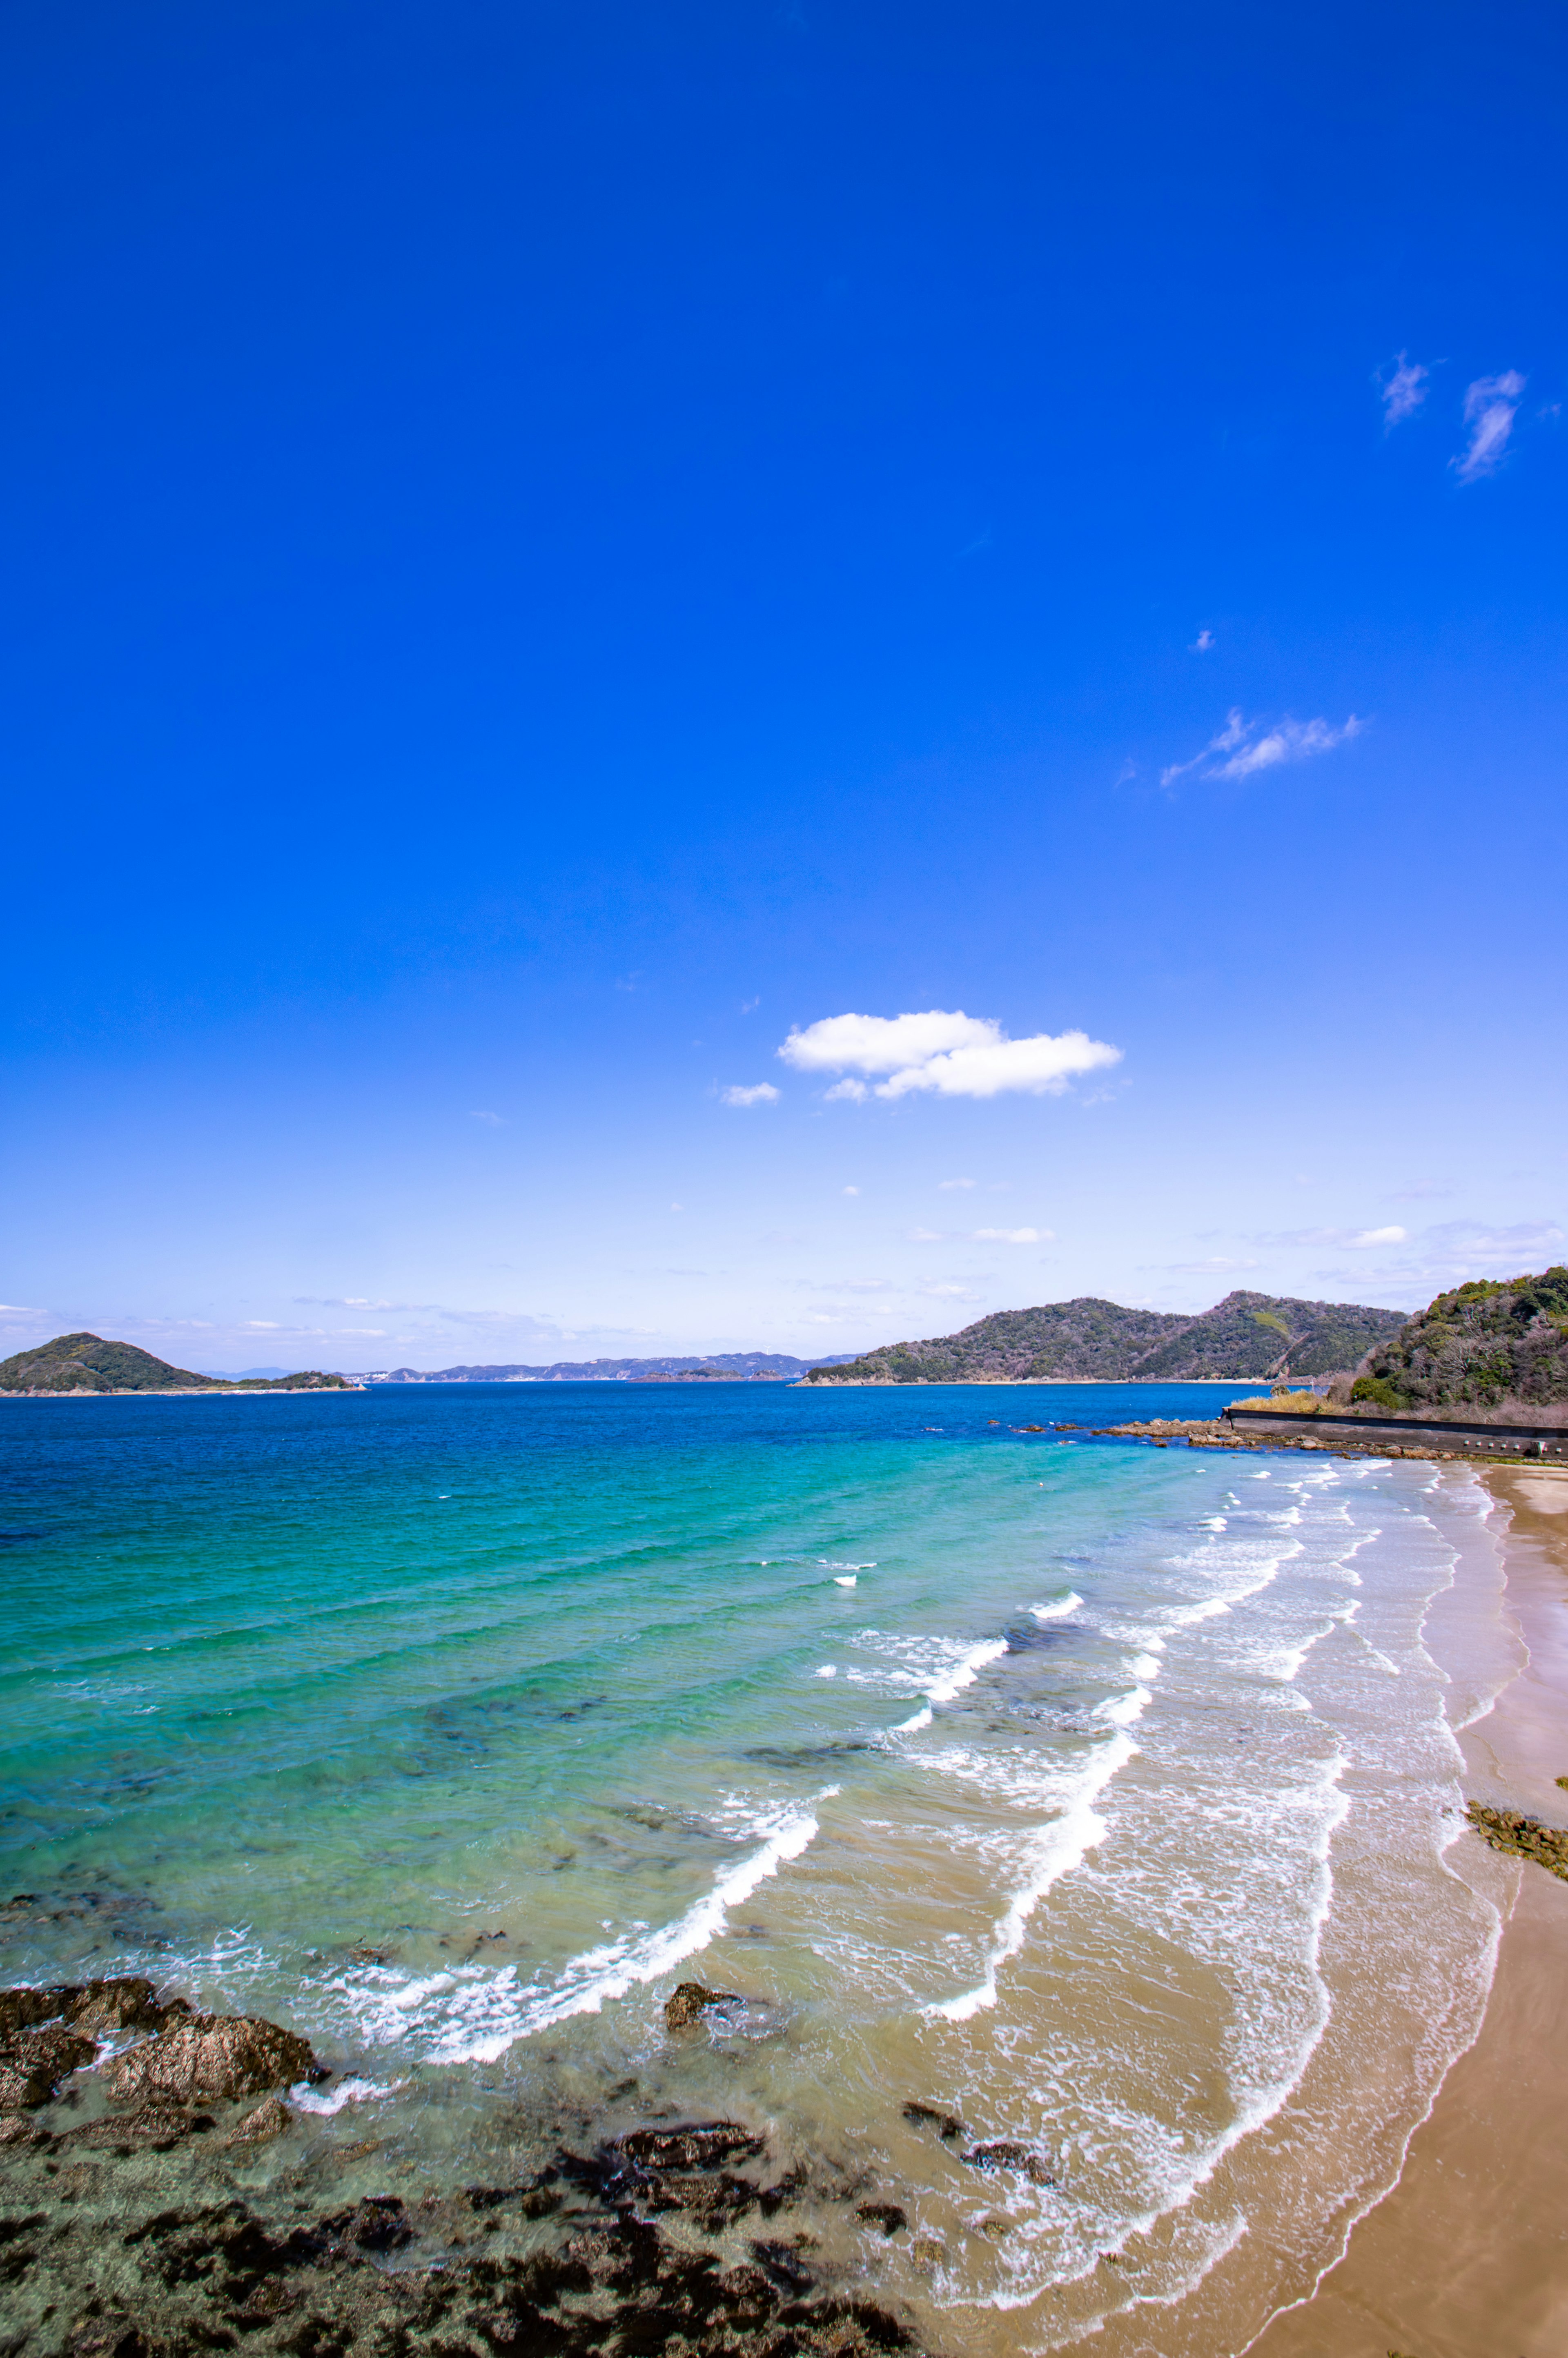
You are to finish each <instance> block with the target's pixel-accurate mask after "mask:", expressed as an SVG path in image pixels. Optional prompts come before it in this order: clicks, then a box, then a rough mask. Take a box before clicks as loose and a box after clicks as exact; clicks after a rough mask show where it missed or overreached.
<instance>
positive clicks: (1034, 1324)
mask: <svg viewBox="0 0 1568 2358" xmlns="http://www.w3.org/2000/svg"><path fill="white" fill-rule="evenodd" d="M1403 1324H1404V1314H1403V1313H1402V1312H1401V1311H1398V1310H1373V1309H1368V1307H1366V1306H1365V1305H1364V1304H1362V1303H1348V1302H1298V1301H1295V1300H1293V1299H1292V1297H1291V1296H1290V1295H1288V1294H1271V1293H1227V1295H1226V1297H1225V1300H1224V1301H1223V1302H1220V1303H1217V1304H1216V1305H1215V1307H1214V1308H1213V1309H1212V1310H1205V1311H1202V1312H1200V1313H1199V1314H1198V1315H1197V1316H1195V1317H1187V1316H1184V1315H1178V1314H1173V1313H1172V1312H1169V1311H1159V1310H1128V1309H1124V1308H1123V1307H1122V1305H1121V1303H1118V1302H1102V1301H1099V1300H1098V1299H1097V1298H1096V1297H1095V1296H1094V1295H1092V1294H1087V1295H1083V1296H1081V1297H1080V1298H1079V1299H1078V1300H1077V1301H1076V1302H1048V1303H1043V1304H1042V1305H1041V1306H1040V1307H1039V1308H1037V1309H1033V1310H999V1311H996V1312H994V1313H993V1314H992V1315H991V1316H990V1317H989V1318H980V1319H977V1321H976V1323H975V1324H974V1325H972V1326H966V1327H965V1328H964V1329H963V1330H962V1332H961V1333H960V1334H957V1335H941V1336H936V1337H935V1339H934V1340H932V1341H929V1342H924V1343H891V1344H889V1345H888V1346H887V1347H885V1348H884V1349H882V1350H880V1351H868V1352H867V1353H866V1354H865V1355H864V1357H861V1358H859V1359H852V1360H850V1361H849V1363H848V1364H847V1365H844V1366H841V1367H818V1368H813V1369H812V1371H811V1374H810V1375H809V1377H808V1378H807V1379H806V1380H807V1381H808V1382H809V1383H814V1384H831V1383H860V1384H868V1383H869V1384H977V1383H978V1384H984V1383H992V1384H1001V1383H1014V1384H1016V1383H1040V1382H1043V1381H1045V1380H1047V1379H1056V1380H1057V1381H1059V1382H1073V1383H1129V1382H1133V1381H1136V1380H1138V1379H1141V1378H1158V1379H1162V1381H1164V1382H1167V1383H1180V1382H1183V1381H1191V1380H1193V1379H1195V1378H1198V1377H1204V1376H1216V1377H1224V1378H1227V1379H1233V1380H1235V1381H1238V1382H1246V1381H1248V1380H1249V1379H1251V1378H1253V1377H1266V1376H1269V1375H1271V1374H1272V1373H1273V1372H1274V1371H1275V1370H1276V1369H1280V1368H1284V1367H1287V1366H1288V1368H1289V1370H1290V1372H1291V1373H1292V1375H1296V1376H1317V1375H1329V1374H1332V1373H1334V1372H1335V1371H1336V1370H1337V1369H1341V1368H1355V1367H1357V1365H1358V1364H1359V1363H1360V1361H1361V1360H1362V1358H1363V1357H1365V1356H1366V1354H1367V1352H1368V1350H1370V1349H1371V1348H1372V1347H1374V1346H1375V1345H1377V1344H1379V1343H1382V1342H1384V1341H1386V1340H1388V1339H1389V1338H1390V1337H1391V1336H1394V1335H1396V1334H1397V1333H1398V1332H1399V1330H1400V1327H1401V1326H1402V1325H1403Z"/></svg>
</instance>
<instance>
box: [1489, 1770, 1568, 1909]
mask: <svg viewBox="0 0 1568 2358" xmlns="http://www.w3.org/2000/svg"><path fill="white" fill-rule="evenodd" d="M1557 1781H1558V1783H1559V1784H1562V1783H1563V1779H1562V1778H1559V1779H1558V1780H1557ZM1465 1816H1466V1817H1467V1818H1468V1819H1469V1821H1470V1823H1471V1824H1472V1825H1473V1826H1474V1827H1475V1829H1476V1833H1478V1834H1482V1835H1484V1836H1485V1838H1486V1840H1487V1842H1489V1843H1490V1844H1491V1845H1492V1848H1493V1849H1494V1850H1500V1851H1506V1852H1508V1853H1509V1855H1511V1856H1513V1857H1515V1858H1532V1859H1534V1861H1535V1863H1536V1865H1537V1866H1544V1867H1545V1868H1546V1869H1547V1871H1548V1872H1549V1873H1550V1874H1552V1875H1560V1876H1561V1877H1563V1881H1564V1882H1565V1883H1568V1829H1564V1828H1563V1827H1562V1826H1548V1825H1543V1824H1542V1823H1541V1820H1540V1819H1539V1818H1527V1817H1526V1816H1525V1814H1524V1812H1522V1811H1521V1810H1489V1809H1487V1805H1486V1803H1485V1802H1484V1801H1470V1802H1467V1803H1466V1804H1465Z"/></svg>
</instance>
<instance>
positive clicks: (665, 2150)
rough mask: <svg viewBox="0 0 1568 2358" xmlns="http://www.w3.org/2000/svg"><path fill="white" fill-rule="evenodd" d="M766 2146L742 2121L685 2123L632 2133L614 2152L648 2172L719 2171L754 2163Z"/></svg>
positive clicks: (621, 2138) (619, 2140)
mask: <svg viewBox="0 0 1568 2358" xmlns="http://www.w3.org/2000/svg"><path fill="white" fill-rule="evenodd" d="M766 2143H767V2140H766V2138H765V2137H761V2136H758V2135H757V2133H756V2131H755V2129H749V2128H746V2127H744V2126H743V2125H742V2124H741V2122H740V2121H685V2122H682V2123H681V2124H680V2125H678V2126H676V2127H675V2128H667V2129H664V2128H646V2129H628V2130H627V2132H626V2134H625V2136H619V2137H617V2138H616V2139H615V2141H614V2145H613V2147H612V2150H613V2151H615V2152H616V2153H623V2154H627V2155H629V2156H630V2157H631V2158H632V2159H633V2161H635V2162H637V2163H639V2164H640V2165H641V2166H642V2168H643V2169H654V2170H660V2169H717V2168H718V2167H719V2163H720V2162H725V2161H734V2160H736V2159H741V2160H746V2161H750V2160H752V2159H753V2158H755V2156H756V2155H758V2154H760V2153H761V2152H762V2151H763V2150H764V2148H765V2146H766Z"/></svg>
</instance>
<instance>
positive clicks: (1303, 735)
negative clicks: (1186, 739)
mask: <svg viewBox="0 0 1568 2358" xmlns="http://www.w3.org/2000/svg"><path fill="white" fill-rule="evenodd" d="M1365 727H1366V723H1365V721H1363V720H1359V719H1357V716H1356V714H1355V713H1354V712H1352V713H1351V714H1350V716H1349V717H1348V719H1346V720H1343V721H1341V723H1340V724H1339V726H1338V728H1336V727H1335V726H1334V724H1333V722H1332V721H1328V720H1292V719H1290V718H1289V717H1288V716H1287V717H1286V719H1283V720H1276V721H1275V722H1274V724H1273V726H1272V727H1271V728H1269V729H1265V728H1264V727H1263V724H1262V722H1261V721H1259V720H1246V719H1243V718H1242V716H1241V712H1240V710H1239V708H1238V707H1237V706H1235V705H1233V706H1232V707H1231V708H1230V710H1229V712H1228V713H1227V715H1226V721H1225V726H1224V728H1223V729H1222V730H1220V731H1219V733H1218V735H1217V736H1214V737H1211V738H1210V739H1209V741H1208V743H1207V744H1206V745H1205V746H1204V747H1203V749H1202V750H1201V752H1196V753H1195V754H1194V755H1193V757H1192V759H1191V760H1190V761H1187V762H1173V763H1171V764H1170V766H1169V767H1168V768H1167V769H1163V770H1162V771H1161V773H1160V784H1162V786H1168V785H1171V784H1173V783H1174V782H1175V780H1176V779H1177V778H1183V777H1185V776H1186V774H1187V773H1188V771H1190V770H1197V771H1199V772H1201V773H1202V775H1203V776H1204V777H1206V778H1249V777H1251V776H1253V774H1254V773H1256V772H1257V771H1259V770H1275V769H1278V768H1279V767H1280V766H1281V763H1285V762H1305V761H1308V760H1310V759H1311V757H1312V755H1313V754H1314V753H1332V752H1333V751H1334V749H1335V747H1336V745H1343V744H1345V743H1346V741H1347V740H1348V739H1349V738H1352V737H1359V735H1360V734H1361V731H1362V730H1363V729H1364V728H1365ZM1205 763H1207V764H1208V766H1207V767H1206V768H1205V766H1204V765H1205Z"/></svg>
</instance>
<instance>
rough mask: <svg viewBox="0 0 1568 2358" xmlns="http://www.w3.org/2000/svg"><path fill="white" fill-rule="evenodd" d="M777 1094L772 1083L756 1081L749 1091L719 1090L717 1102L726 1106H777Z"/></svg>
mask: <svg viewBox="0 0 1568 2358" xmlns="http://www.w3.org/2000/svg"><path fill="white" fill-rule="evenodd" d="M778 1101H779V1093H778V1091H777V1089H775V1088H774V1087H773V1083H772V1081H757V1082H755V1083H754V1084H753V1085H752V1087H751V1088H749V1089H747V1088H740V1087H736V1088H730V1089H720V1090H719V1104H720V1105H727V1106H759V1105H777V1103H778Z"/></svg>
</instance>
